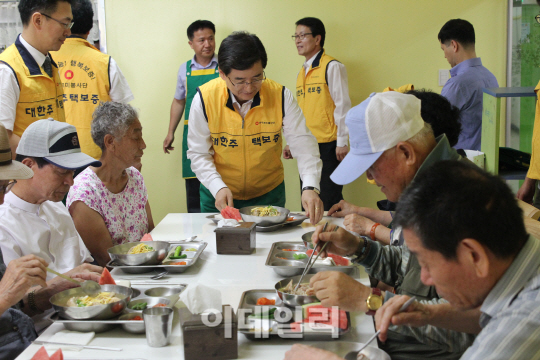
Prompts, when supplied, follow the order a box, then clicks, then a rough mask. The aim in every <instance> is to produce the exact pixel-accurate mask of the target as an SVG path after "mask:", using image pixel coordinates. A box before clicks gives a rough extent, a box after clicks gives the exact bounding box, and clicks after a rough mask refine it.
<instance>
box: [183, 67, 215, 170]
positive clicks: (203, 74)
mask: <svg viewBox="0 0 540 360" xmlns="http://www.w3.org/2000/svg"><path fill="white" fill-rule="evenodd" d="M218 76H219V71H218V66H217V65H216V67H215V69H202V70H193V71H191V60H189V61H188V62H187V63H186V107H185V114H184V119H185V120H184V133H183V136H182V177H183V178H184V179H190V178H194V177H195V173H194V172H193V171H192V170H191V160H189V159H188V158H187V150H188V142H187V136H188V119H189V110H190V109H191V102H192V101H193V97H194V96H195V94H196V93H197V88H198V87H199V86H201V85H204V84H206V83H207V82H209V81H210V80H213V79H215V78H217V77H218Z"/></svg>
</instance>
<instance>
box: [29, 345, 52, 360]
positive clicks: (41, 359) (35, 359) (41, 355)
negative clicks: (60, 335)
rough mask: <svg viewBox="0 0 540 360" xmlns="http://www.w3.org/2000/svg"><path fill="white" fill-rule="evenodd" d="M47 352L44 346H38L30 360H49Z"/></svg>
mask: <svg viewBox="0 0 540 360" xmlns="http://www.w3.org/2000/svg"><path fill="white" fill-rule="evenodd" d="M49 359H50V358H49V354H47V350H45V346H42V347H40V348H39V350H38V351H37V352H36V353H35V354H34V356H32V360H49Z"/></svg>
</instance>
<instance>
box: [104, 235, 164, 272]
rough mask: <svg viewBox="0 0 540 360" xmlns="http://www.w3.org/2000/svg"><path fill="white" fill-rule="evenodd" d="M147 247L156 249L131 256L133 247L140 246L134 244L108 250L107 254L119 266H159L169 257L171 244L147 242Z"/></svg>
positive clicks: (136, 243) (117, 246)
mask: <svg viewBox="0 0 540 360" xmlns="http://www.w3.org/2000/svg"><path fill="white" fill-rule="evenodd" d="M144 243H145V244H146V245H148V246H151V247H153V248H154V250H155V251H150V252H147V253H143V254H129V255H128V251H129V249H131V248H132V247H134V246H136V245H139V243H138V242H132V243H127V244H122V245H116V246H113V247H112V248H110V249H108V250H107V252H108V253H109V256H110V257H111V260H115V261H116V262H117V263H118V264H119V265H128V266H137V265H157V264H159V263H160V262H161V261H163V259H165V257H166V256H167V250H168V249H169V246H170V244H169V243H168V242H166V241H145V242H144Z"/></svg>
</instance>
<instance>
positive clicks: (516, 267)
mask: <svg viewBox="0 0 540 360" xmlns="http://www.w3.org/2000/svg"><path fill="white" fill-rule="evenodd" d="M480 311H481V313H482V314H481V315H480V326H481V327H482V331H481V332H480V334H479V335H478V336H477V338H476V340H475V342H474V343H473V345H472V346H471V347H470V348H469V349H468V350H467V351H466V352H465V354H464V355H463V357H462V358H461V359H501V360H502V359H505V360H511V359H527V360H533V359H540V240H538V239H536V238H534V237H532V236H531V237H530V238H529V240H528V241H527V242H526V243H525V246H524V247H523V249H521V251H520V252H519V254H518V255H517V256H516V258H515V259H514V261H513V262H512V265H510V267H509V268H508V269H507V270H506V272H505V273H504V275H503V276H502V277H501V279H500V280H499V281H498V282H497V284H495V286H494V287H493V289H491V291H490V292H489V294H488V296H487V297H486V299H485V300H484V303H483V304H482V307H481V308H480Z"/></svg>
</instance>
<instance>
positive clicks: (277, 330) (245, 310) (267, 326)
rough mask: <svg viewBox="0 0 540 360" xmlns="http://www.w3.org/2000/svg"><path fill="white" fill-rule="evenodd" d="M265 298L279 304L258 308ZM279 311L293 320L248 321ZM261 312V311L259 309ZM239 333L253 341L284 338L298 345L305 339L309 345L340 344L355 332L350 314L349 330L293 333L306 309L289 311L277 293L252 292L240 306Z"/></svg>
mask: <svg viewBox="0 0 540 360" xmlns="http://www.w3.org/2000/svg"><path fill="white" fill-rule="evenodd" d="M260 297H265V298H267V299H272V300H276V305H275V306H272V305H268V306H261V305H256V304H257V299H258V298H260ZM274 307H276V308H278V310H276V311H281V312H282V314H284V315H285V313H284V311H287V312H288V314H291V316H292V318H291V319H288V320H287V319H286V317H285V316H283V317H284V318H285V320H284V321H283V322H281V321H280V322H278V321H276V320H268V319H248V316H249V314H251V313H253V312H254V311H256V309H257V308H260V309H261V310H262V309H264V310H268V309H270V308H274ZM257 310H259V309H257ZM237 316H238V332H240V333H242V334H244V336H245V337H246V338H248V339H250V340H259V339H267V338H270V337H280V338H283V339H292V340H296V341H298V340H299V339H303V340H306V341H319V340H336V339H338V338H339V337H340V336H341V335H344V334H346V333H348V332H349V331H350V330H351V318H350V315H349V313H347V329H345V330H342V329H337V328H333V327H331V326H329V325H320V326H313V327H312V326H309V325H308V324H303V326H302V331H300V332H297V331H292V330H291V323H292V322H294V321H301V320H302V319H301V317H302V308H301V307H298V309H293V308H289V307H286V306H285V305H284V304H283V303H282V302H281V300H280V299H279V297H278V295H277V293H276V291H275V290H270V289H264V290H248V291H244V293H243V294H242V297H241V298H240V303H239V304H238V311H237Z"/></svg>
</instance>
